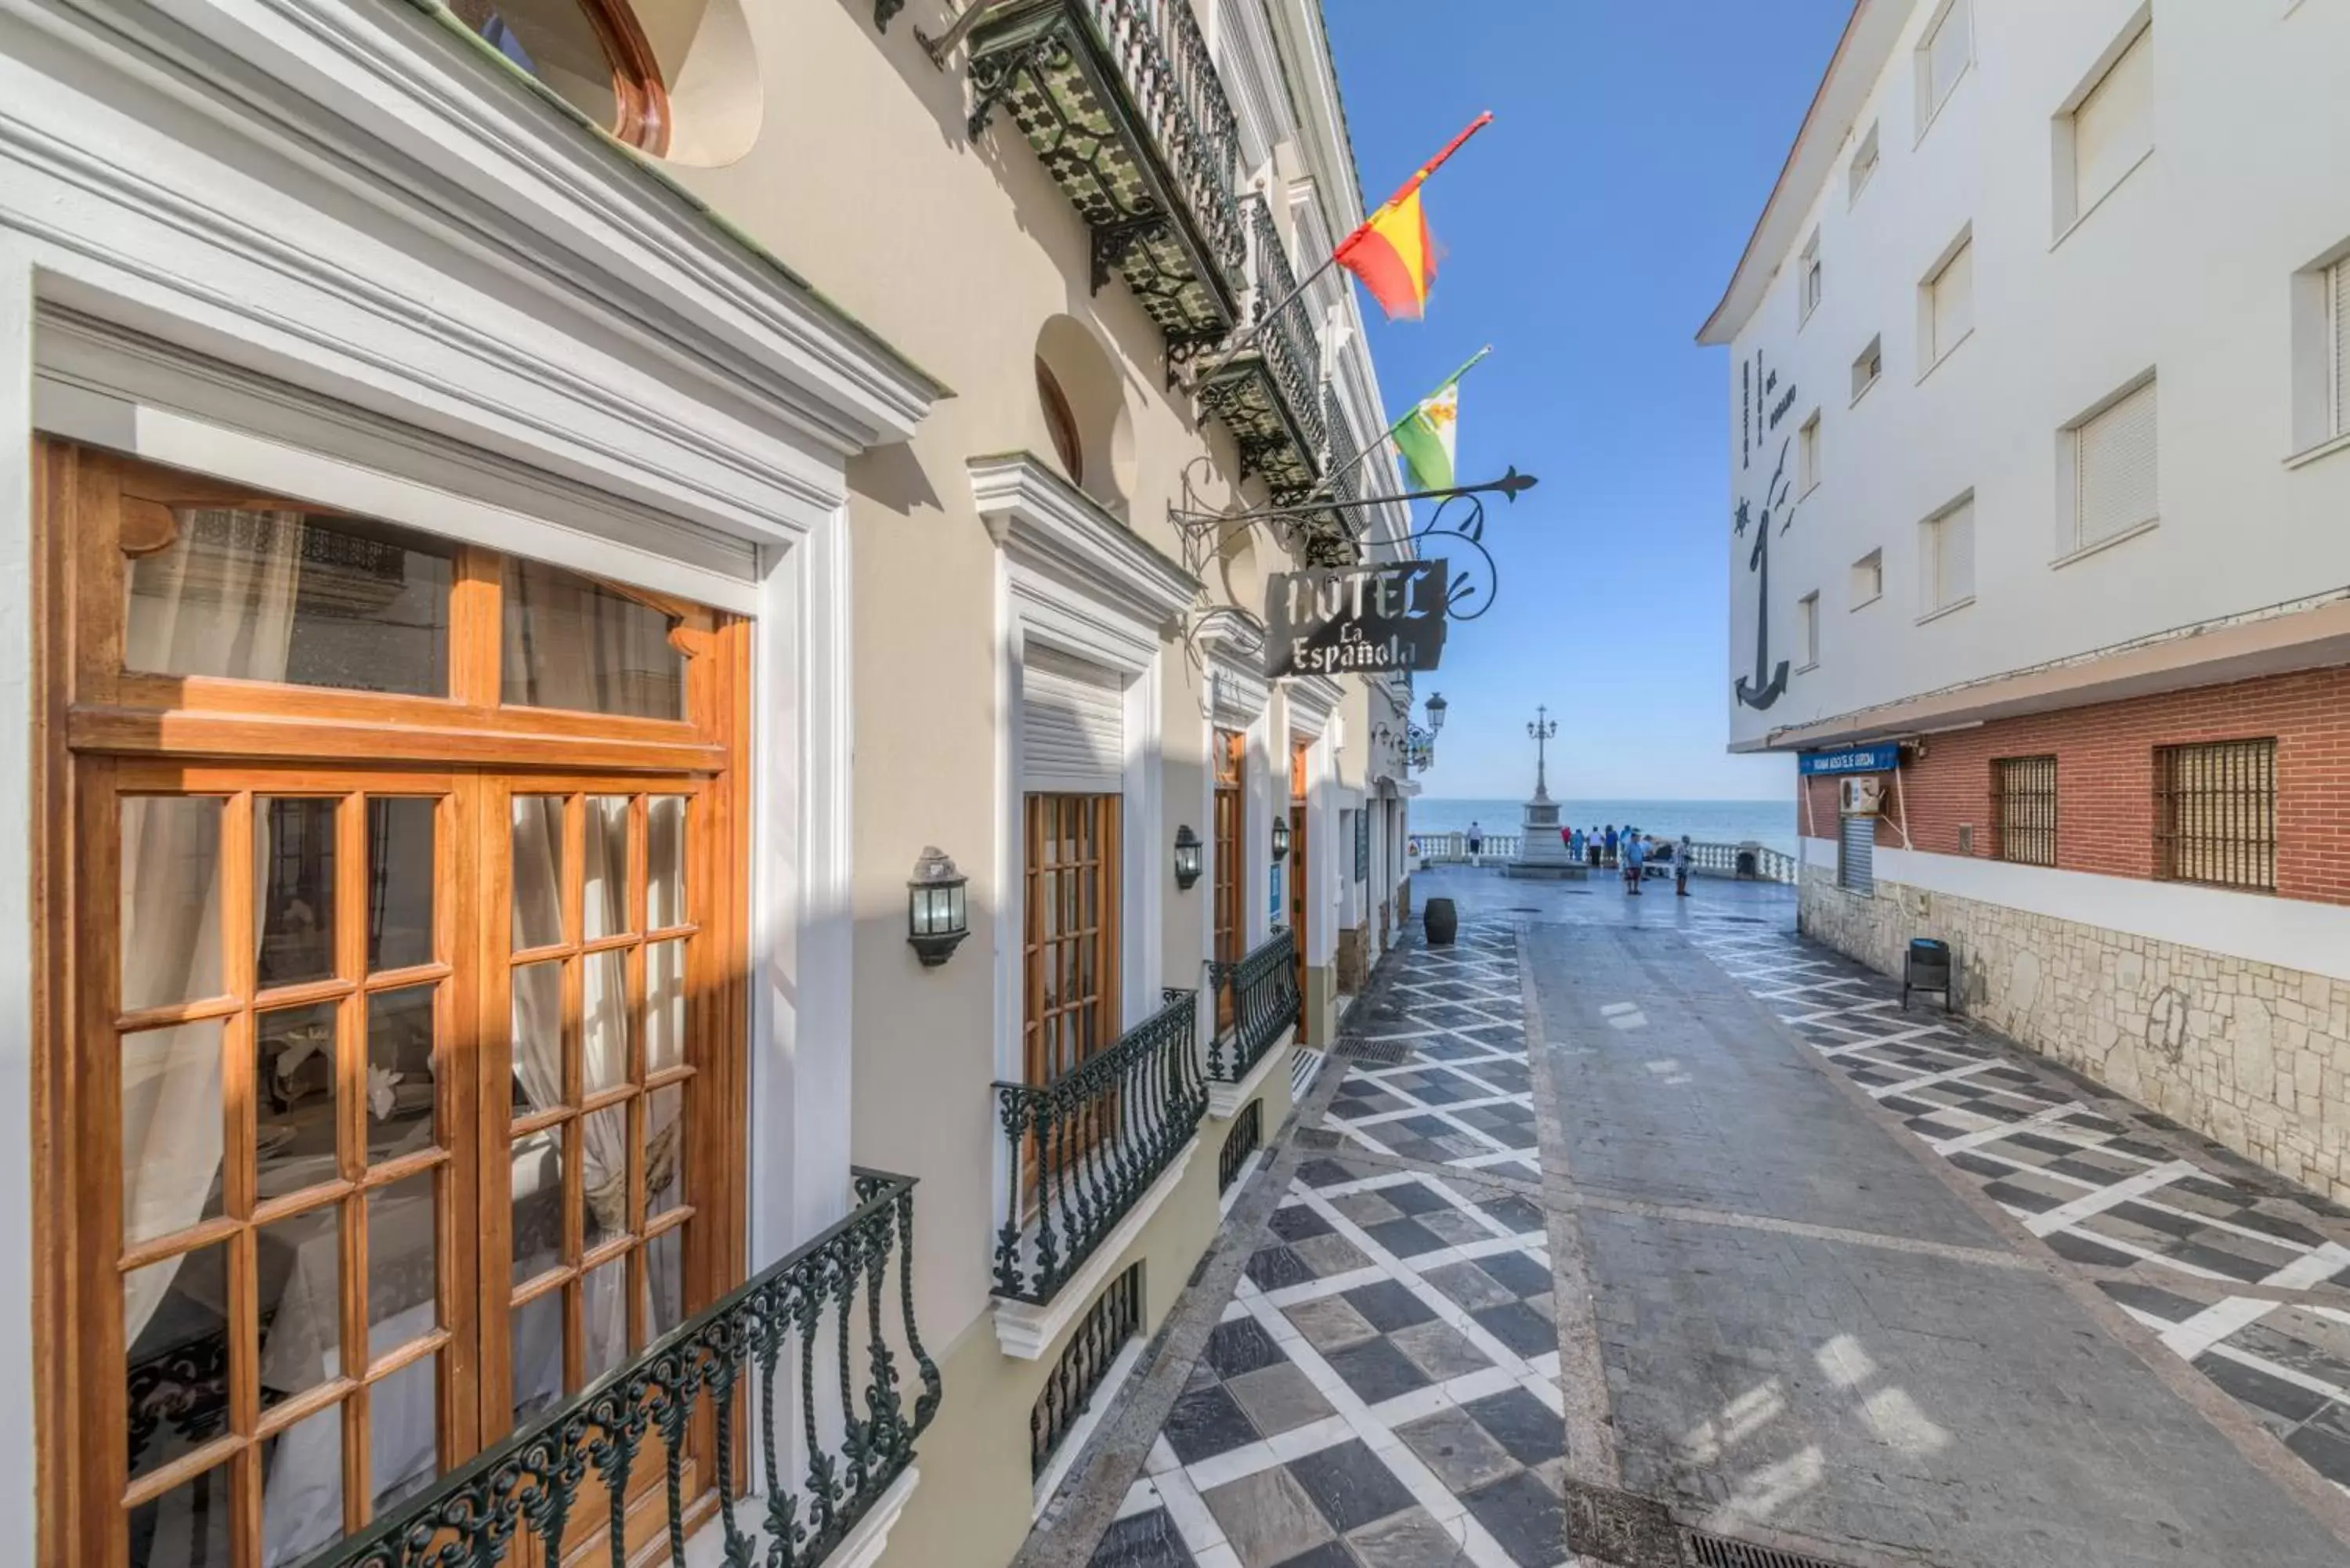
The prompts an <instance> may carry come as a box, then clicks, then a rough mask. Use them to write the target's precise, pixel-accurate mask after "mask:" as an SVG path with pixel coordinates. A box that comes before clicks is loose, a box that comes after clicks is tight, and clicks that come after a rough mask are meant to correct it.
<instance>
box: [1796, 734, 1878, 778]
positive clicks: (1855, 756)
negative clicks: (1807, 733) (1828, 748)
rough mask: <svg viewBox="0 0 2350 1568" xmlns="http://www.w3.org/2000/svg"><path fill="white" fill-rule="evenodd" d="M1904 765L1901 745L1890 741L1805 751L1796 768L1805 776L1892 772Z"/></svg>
mask: <svg viewBox="0 0 2350 1568" xmlns="http://www.w3.org/2000/svg"><path fill="white" fill-rule="evenodd" d="M1900 765H1901V747H1900V744H1899V743H1898V742H1893V741H1887V742H1884V743H1883V744H1882V745H1876V746H1846V748H1845V749H1844V750H1842V751H1840V752H1805V753H1803V755H1802V756H1801V757H1800V758H1798V759H1797V762H1796V767H1797V769H1798V770H1799V771H1800V772H1801V773H1802V774H1803V775H1804V777H1805V778H1811V777H1814V776H1815V775H1817V774H1889V773H1891V772H1893V771H1894V770H1895V769H1896V768H1898V767H1899V766H1900Z"/></svg>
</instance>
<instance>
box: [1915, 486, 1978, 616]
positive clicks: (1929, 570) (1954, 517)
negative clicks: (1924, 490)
mask: <svg viewBox="0 0 2350 1568" xmlns="http://www.w3.org/2000/svg"><path fill="white" fill-rule="evenodd" d="M1974 597H1975V493H1974V492H1973V491H1971V490H1970V491H1968V492H1967V493H1965V494H1963V495H1961V496H1960V497H1958V499H1956V500H1954V501H1952V502H1950V504H1948V505H1946V506H1944V507H1942V508H1941V509H1940V510H1939V511H1937V512H1935V513H1933V514H1930V515H1929V516H1928V517H1927V518H1926V519H1925V520H1924V521H1922V522H1920V523H1919V524H1918V621H1919V623H1920V624H1923V623H1924V622H1926V621H1929V620H1932V619H1934V618H1937V617H1939V616H1943V615H1947V614H1949V613H1950V611H1952V610H1954V609H1960V608H1963V607H1966V606H1967V605H1970V604H1972V603H1973V602H1974Z"/></svg>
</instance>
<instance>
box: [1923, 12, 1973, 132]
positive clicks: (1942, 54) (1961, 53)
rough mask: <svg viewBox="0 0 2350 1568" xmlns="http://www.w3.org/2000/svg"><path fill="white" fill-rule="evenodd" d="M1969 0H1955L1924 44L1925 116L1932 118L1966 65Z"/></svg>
mask: <svg viewBox="0 0 2350 1568" xmlns="http://www.w3.org/2000/svg"><path fill="white" fill-rule="evenodd" d="M1969 4H1970V0H1958V3H1957V4H1956V5H1952V6H1951V7H1950V9H1949V10H1948V11H1946V12H1944V13H1943V14H1942V20H1941V23H1940V25H1939V26H1937V27H1936V28H1935V29H1934V36H1933V37H1932V38H1930V39H1929V40H1928V42H1927V45H1926V95H1927V96H1926V104H1927V109H1926V115H1927V118H1929V119H1930V118H1931V117H1932V115H1933V113H1934V111H1935V110H1937V109H1940V108H1941V107H1942V100H1943V99H1946V98H1949V97H1950V89H1951V88H1955V87H1957V86H1958V85H1959V73H1960V72H1961V71H1963V70H1965V69H1966V68H1967V57H1968V56H1969V55H1970V53H1971V52H1972V48H1971V46H1972V44H1973V42H1974V40H1973V39H1972V37H1970V36H1969V30H1968V29H1969V26H1970V22H1971V20H1972V18H1971V17H1970V16H1968V14H1967V8H1968V5H1969Z"/></svg>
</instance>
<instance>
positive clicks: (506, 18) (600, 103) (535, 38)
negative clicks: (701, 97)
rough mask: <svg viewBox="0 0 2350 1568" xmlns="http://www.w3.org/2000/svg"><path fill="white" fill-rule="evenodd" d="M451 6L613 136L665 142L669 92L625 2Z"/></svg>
mask: <svg viewBox="0 0 2350 1568" xmlns="http://www.w3.org/2000/svg"><path fill="white" fill-rule="evenodd" d="M450 9H451V11H452V13H453V14H454V15H455V16H456V17H457V18H458V20H460V21H462V22H463V23H464V24H465V25H466V26H469V27H471V28H472V29H473V31H474V32H476V33H478V34H480V35H481V36H483V37H484V38H485V39H487V40H488V41H489V44H490V46H491V47H493V48H494V49H496V50H497V51H498V53H499V54H501V55H503V56H504V57H505V58H506V60H507V61H508V62H509V63H510V64H512V65H513V66H514V67H515V68H516V69H518V70H521V71H524V72H525V73H527V74H528V75H530V76H533V77H535V78H537V79H538V80H539V81H541V82H543V83H545V84H546V87H548V88H550V89H552V90H553V91H554V92H555V93H556V96H557V97H559V98H561V99H563V100H564V101H565V102H566V103H568V104H570V105H571V106H572V107H573V108H574V109H577V110H579V111H580V112H581V113H582V114H584V115H586V116H587V117H588V118H589V119H593V120H595V121H596V122H597V123H598V124H599V125H601V126H603V127H604V128H605V129H606V130H608V131H610V132H611V133H612V135H613V136H614V137H615V138H617V139H618V140H621V141H625V142H627V143H629V145H630V146H632V147H640V148H642V149H644V150H645V151H648V152H652V153H656V154H658V153H660V151H662V150H663V149H664V148H665V147H666V146H667V144H668V140H669V121H670V109H669V95H668V91H667V89H666V88H665V87H664V85H663V79H662V77H661V73H660V66H659V65H658V64H657V63H656V61H655V59H654V56H653V51H652V47H651V45H650V42H649V41H648V40H647V38H646V36H645V32H644V29H643V28H642V27H641V26H639V24H638V20H637V16H636V12H635V10H634V8H633V7H631V6H630V5H629V4H628V0H452V4H451V6H450Z"/></svg>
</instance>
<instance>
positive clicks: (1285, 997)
mask: <svg viewBox="0 0 2350 1568" xmlns="http://www.w3.org/2000/svg"><path fill="white" fill-rule="evenodd" d="M1208 972H1209V982H1210V984H1211V986H1212V987H1213V988H1214V990H1215V993H1216V998H1217V1009H1216V1012H1217V1016H1218V1018H1219V1019H1220V1020H1223V1021H1224V1023H1223V1026H1222V1028H1220V1029H1218V1031H1217V1032H1216V1033H1215V1034H1213V1035H1212V1036H1211V1037H1210V1039H1209V1041H1208V1074H1207V1076H1208V1109H1209V1111H1210V1113H1211V1114H1212V1115H1214V1116H1221V1117H1226V1118H1229V1117H1231V1116H1235V1115H1237V1114H1238V1113H1239V1111H1240V1109H1241V1107H1242V1106H1243V1105H1245V1104H1247V1103H1248V1100H1249V1098H1250V1096H1253V1094H1254V1093H1255V1092H1256V1085H1257V1084H1258V1083H1259V1082H1260V1081H1261V1080H1262V1079H1263V1076H1264V1075H1265V1074H1266V1073H1267V1072H1269V1071H1271V1070H1272V1068H1273V1065H1274V1062H1275V1061H1276V1060H1277V1059H1278V1058H1279V1056H1280V1055H1281V1053H1280V1052H1279V1051H1278V1050H1277V1049H1276V1047H1278V1046H1279V1045H1280V1044H1281V1043H1282V1041H1283V1040H1284V1038H1294V1037H1295V1032H1296V1029H1297V1025H1298V1023H1299V1022H1300V1019H1301V1015H1302V1012H1303V1008H1304V1005H1305V1003H1304V999H1303V998H1302V997H1300V996H1299V995H1298V992H1297V942H1296V939H1295V936H1294V935H1293V934H1292V933H1291V931H1290V930H1289V929H1288V928H1287V927H1285V926H1276V927H1274V931H1273V935H1271V936H1270V937H1268V938H1266V939H1265V940H1263V942H1260V943H1259V944H1257V946H1256V947H1255V948H1254V949H1253V950H1251V951H1249V952H1248V953H1247V954H1246V955H1245V956H1243V958H1241V959H1240V960H1238V961H1235V962H1232V963H1213V964H1211V965H1209V971H1208Z"/></svg>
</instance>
